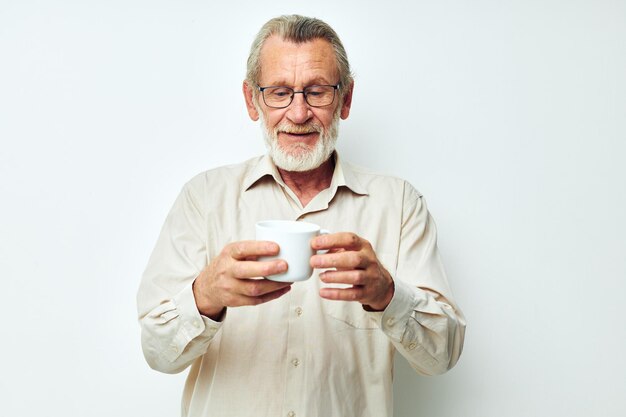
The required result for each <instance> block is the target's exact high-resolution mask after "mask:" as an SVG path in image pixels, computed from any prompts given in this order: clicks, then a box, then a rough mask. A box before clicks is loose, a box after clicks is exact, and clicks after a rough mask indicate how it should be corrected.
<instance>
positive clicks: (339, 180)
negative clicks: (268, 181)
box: [243, 151, 369, 195]
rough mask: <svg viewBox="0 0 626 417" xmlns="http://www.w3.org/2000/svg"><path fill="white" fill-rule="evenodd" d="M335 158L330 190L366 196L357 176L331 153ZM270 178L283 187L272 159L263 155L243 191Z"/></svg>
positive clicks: (248, 176) (250, 172)
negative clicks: (340, 190)
mask: <svg viewBox="0 0 626 417" xmlns="http://www.w3.org/2000/svg"><path fill="white" fill-rule="evenodd" d="M333 156H334V158H335V171H334V172H333V178H332V180H331V185H330V187H331V188H334V189H337V188H339V187H342V186H343V187H347V188H348V189H350V190H351V191H352V192H353V193H355V194H360V195H367V194H369V193H368V192H367V189H366V188H365V187H363V185H362V184H361V183H360V182H359V180H358V178H357V176H356V175H355V173H354V170H353V169H352V167H351V166H350V164H348V163H346V162H344V161H343V159H342V158H340V157H339V154H338V153H337V151H335V152H334V153H333ZM266 176H270V177H272V178H273V179H274V181H276V182H277V183H278V184H280V185H282V186H285V183H284V182H283V180H282V178H281V177H280V173H279V172H278V168H276V165H274V162H273V161H272V158H271V157H270V156H269V155H267V154H266V155H264V156H262V157H261V158H260V159H258V162H257V163H256V165H255V166H254V167H253V168H252V169H251V170H250V171H249V172H248V174H247V175H246V177H245V178H244V181H243V187H244V190H245V191H248V190H249V189H250V188H252V187H254V186H255V185H256V184H257V183H258V182H259V180H261V179H262V178H263V177H266Z"/></svg>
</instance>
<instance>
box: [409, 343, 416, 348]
mask: <svg viewBox="0 0 626 417" xmlns="http://www.w3.org/2000/svg"><path fill="white" fill-rule="evenodd" d="M416 347H417V344H416V343H414V342H411V343H409V350H413V349H415V348H416Z"/></svg>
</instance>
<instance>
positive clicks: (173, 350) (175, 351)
mask: <svg viewBox="0 0 626 417" xmlns="http://www.w3.org/2000/svg"><path fill="white" fill-rule="evenodd" d="M170 349H171V350H172V352H174V353H178V348H177V347H176V346H174V345H172V346H170Z"/></svg>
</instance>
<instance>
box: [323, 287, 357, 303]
mask: <svg viewBox="0 0 626 417" xmlns="http://www.w3.org/2000/svg"><path fill="white" fill-rule="evenodd" d="M364 295H365V291H364V289H363V288H362V287H350V288H320V297H322V298H325V299H327V300H340V301H361V300H363V297H364Z"/></svg>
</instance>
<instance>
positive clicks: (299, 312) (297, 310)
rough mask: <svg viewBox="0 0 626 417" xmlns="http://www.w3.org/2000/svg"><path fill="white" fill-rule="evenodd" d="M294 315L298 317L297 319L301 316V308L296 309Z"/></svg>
mask: <svg viewBox="0 0 626 417" xmlns="http://www.w3.org/2000/svg"><path fill="white" fill-rule="evenodd" d="M296 314H297V315H298V317H300V316H301V315H302V307H296Z"/></svg>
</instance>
